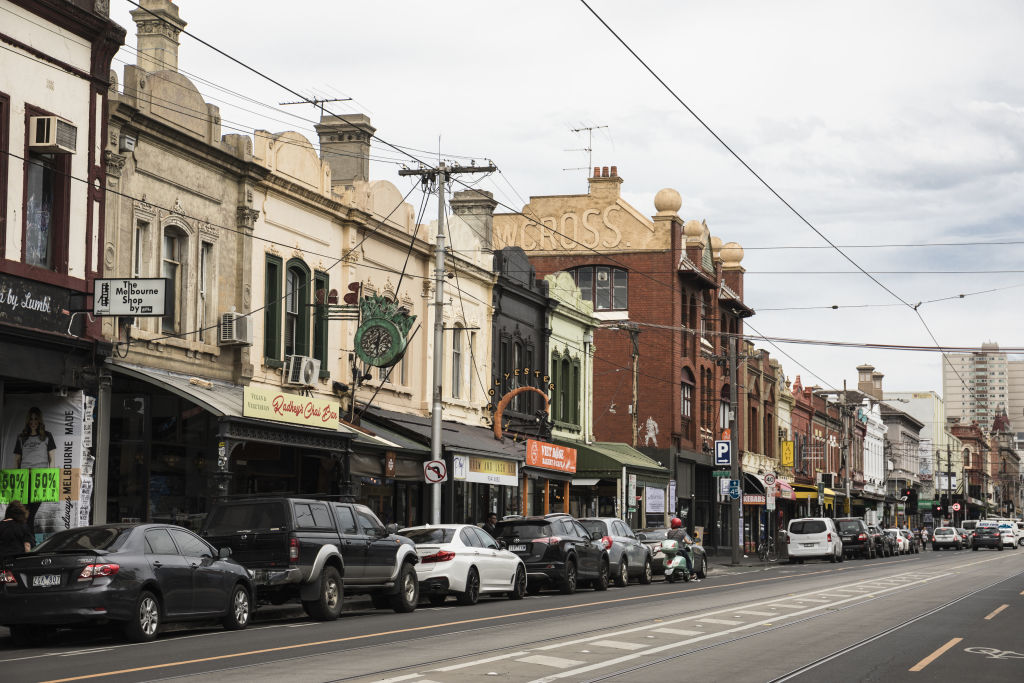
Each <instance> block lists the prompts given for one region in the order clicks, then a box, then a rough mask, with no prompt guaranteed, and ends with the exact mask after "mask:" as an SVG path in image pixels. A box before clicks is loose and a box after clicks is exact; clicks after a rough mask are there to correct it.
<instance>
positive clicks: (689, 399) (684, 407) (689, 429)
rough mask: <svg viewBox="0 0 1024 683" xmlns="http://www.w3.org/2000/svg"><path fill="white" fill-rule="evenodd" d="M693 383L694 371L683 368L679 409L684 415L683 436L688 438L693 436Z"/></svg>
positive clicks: (682, 415)
mask: <svg viewBox="0 0 1024 683" xmlns="http://www.w3.org/2000/svg"><path fill="white" fill-rule="evenodd" d="M693 384H694V382H693V373H692V372H690V369H689V368H683V380H682V382H681V388H680V396H679V410H680V415H681V417H682V432H683V436H684V437H685V438H687V439H692V438H693Z"/></svg>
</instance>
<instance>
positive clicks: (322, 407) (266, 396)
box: [242, 387, 340, 429]
mask: <svg viewBox="0 0 1024 683" xmlns="http://www.w3.org/2000/svg"><path fill="white" fill-rule="evenodd" d="M242 399H243V409H242V415H244V416H245V417H258V418H260V419H263V420H274V421H275V422H289V423H291V424H299V425H305V426H307V427H322V428H324V429H337V428H338V424H339V423H338V418H339V415H340V410H339V407H338V402H337V401H329V400H327V399H323V398H315V397H310V396H298V395H296V394H286V393H284V392H281V391H275V390H273V389H260V388H256V387H245V389H244V391H243V395H242Z"/></svg>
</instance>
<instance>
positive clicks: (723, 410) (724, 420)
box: [718, 384, 729, 429]
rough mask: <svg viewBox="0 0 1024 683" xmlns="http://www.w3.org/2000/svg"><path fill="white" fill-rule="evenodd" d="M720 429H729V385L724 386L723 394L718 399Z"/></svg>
mask: <svg viewBox="0 0 1024 683" xmlns="http://www.w3.org/2000/svg"><path fill="white" fill-rule="evenodd" d="M718 428H719V429H729V385H728V384H723V385H722V393H721V394H719V397H718Z"/></svg>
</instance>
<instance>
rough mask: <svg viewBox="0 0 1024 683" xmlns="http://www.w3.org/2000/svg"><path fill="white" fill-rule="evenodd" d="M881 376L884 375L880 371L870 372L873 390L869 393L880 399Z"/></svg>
mask: <svg viewBox="0 0 1024 683" xmlns="http://www.w3.org/2000/svg"><path fill="white" fill-rule="evenodd" d="M883 377H885V375H883V374H882V373H880V372H872V373H871V387H872V389H873V392H872V394H871V395H872V396H874V397H875V398H877V399H881V398H882V378H883Z"/></svg>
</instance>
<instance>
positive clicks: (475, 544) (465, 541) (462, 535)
mask: <svg viewBox="0 0 1024 683" xmlns="http://www.w3.org/2000/svg"><path fill="white" fill-rule="evenodd" d="M459 540H460V541H462V545H464V546H467V547H469V548H482V547H483V545H482V544H481V543H480V539H479V538H477V537H476V534H474V533H473V532H471V531H470V530H469V527H463V528H462V531H460V532H459Z"/></svg>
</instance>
